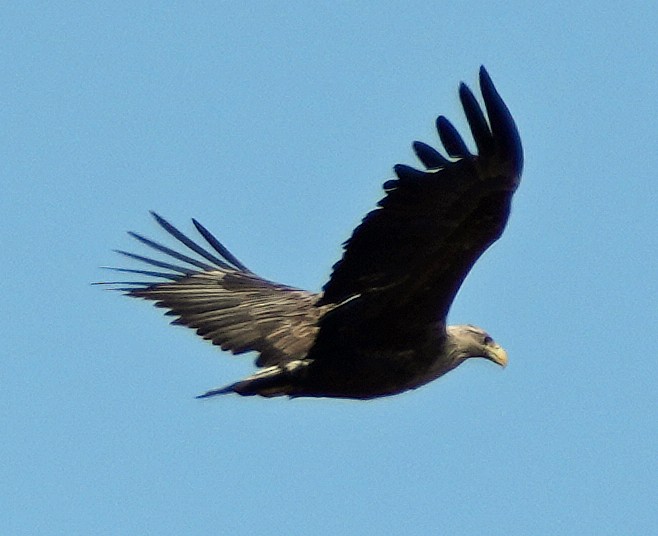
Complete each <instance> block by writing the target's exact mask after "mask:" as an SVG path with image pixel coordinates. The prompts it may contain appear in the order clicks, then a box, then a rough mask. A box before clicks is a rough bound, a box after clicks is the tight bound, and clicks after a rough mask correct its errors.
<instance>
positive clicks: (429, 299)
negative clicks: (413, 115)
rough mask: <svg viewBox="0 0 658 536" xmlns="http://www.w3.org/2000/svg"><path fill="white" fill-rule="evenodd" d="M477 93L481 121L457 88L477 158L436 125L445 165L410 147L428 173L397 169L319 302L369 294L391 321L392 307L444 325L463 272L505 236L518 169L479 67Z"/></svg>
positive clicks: (509, 129) (433, 154)
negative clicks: (480, 99) (383, 305)
mask: <svg viewBox="0 0 658 536" xmlns="http://www.w3.org/2000/svg"><path fill="white" fill-rule="evenodd" d="M480 87H481V90H482V96H483V99H484V104H485V108H486V112H487V114H486V117H485V114H484V113H483V111H482V109H481V108H480V106H479V104H478V102H477V100H476V99H475V97H474V96H473V94H472V93H471V91H470V90H469V89H468V87H466V85H464V84H461V86H460V88H459V96H460V99H461V103H462V105H463V107H464V111H465V114H466V118H467V120H468V123H469V126H470V129H471V132H472V134H473V138H474V140H475V145H476V147H477V153H478V154H477V155H472V154H470V152H469V150H468V149H467V147H466V144H465V143H464V141H463V140H462V138H461V137H460V136H459V134H458V133H457V131H456V129H455V128H454V127H453V126H452V124H451V123H450V122H448V120H447V119H445V118H444V117H439V118H438V120H437V128H438V132H439V136H440V138H441V142H442V143H443V146H444V148H445V150H446V152H447V154H448V156H449V157H450V158H446V157H445V156H443V155H442V154H440V153H439V152H438V151H436V150H435V149H433V148H431V147H429V146H428V145H425V144H423V143H420V142H416V143H415V144H414V149H415V151H416V154H417V155H418V157H419V159H420V160H421V161H422V163H423V164H424V165H425V166H426V167H427V170H426V171H420V170H416V169H413V168H411V167H408V166H404V165H397V166H396V167H395V173H396V174H397V177H398V178H397V179H394V180H390V181H388V182H387V183H385V184H384V189H385V190H386V196H385V197H384V198H383V199H382V200H381V201H380V202H379V204H378V205H379V206H378V208H377V209H375V210H374V211H372V212H370V213H369V214H368V215H367V216H366V217H365V219H364V220H363V222H362V223H361V225H359V226H358V227H357V228H356V229H355V231H354V233H353V234H352V237H351V238H350V239H349V240H348V241H347V242H346V243H345V252H344V255H343V258H342V259H341V260H340V261H339V262H338V263H336V265H335V266H334V270H333V273H332V275H331V278H330V280H329V282H328V283H327V284H326V285H325V287H324V294H323V296H322V298H321V300H320V303H323V304H329V303H340V302H342V301H344V300H346V299H348V298H350V297H353V296H356V295H361V296H362V297H363V299H368V298H367V297H368V296H371V297H372V298H373V299H375V301H379V300H377V299H376V298H375V295H377V296H379V297H380V298H383V299H384V301H383V302H381V303H386V304H387V309H388V312H389V313H390V314H391V315H395V314H396V310H395V307H396V306H399V309H400V310H401V311H405V314H409V312H410V311H414V314H415V315H416V318H407V319H406V320H407V321H414V320H416V321H421V320H432V319H434V320H445V316H446V315H447V312H448V309H449V307H450V305H451V303H452V301H453V299H454V297H455V294H456V292H457V290H458V289H459V287H460V285H461V283H462V281H463V280H464V278H465V277H466V274H467V273H468V272H469V270H470V269H471V267H472V266H473V264H474V263H475V261H476V260H477V259H478V258H479V257H480V255H482V253H483V252H484V251H485V250H486V249H487V248H488V247H489V246H490V245H491V244H492V243H493V242H494V241H495V240H496V239H497V238H498V237H499V236H500V235H501V233H502V232H503V229H504V227H505V224H506V222H507V219H508V216H509V212H510V203H511V199H512V195H513V193H514V191H515V190H516V188H517V186H518V184H519V179H520V175H521V169H522V167H523V153H522V149H521V141H520V138H519V134H518V131H517V129H516V126H515V124H514V121H513V119H512V116H511V115H510V113H509V110H508V109H507V106H505V103H504V102H503V101H502V99H501V98H500V96H499V95H498V93H497V91H496V89H495V87H494V85H493V83H492V81H491V79H490V78H489V75H488V74H487V72H486V70H485V69H484V67H482V68H481V69H480ZM337 312H338V310H337ZM421 317H422V318H421Z"/></svg>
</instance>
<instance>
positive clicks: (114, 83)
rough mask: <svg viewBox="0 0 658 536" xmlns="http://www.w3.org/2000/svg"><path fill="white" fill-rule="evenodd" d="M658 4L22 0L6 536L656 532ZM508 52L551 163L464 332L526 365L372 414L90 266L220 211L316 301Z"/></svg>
mask: <svg viewBox="0 0 658 536" xmlns="http://www.w3.org/2000/svg"><path fill="white" fill-rule="evenodd" d="M657 26H658V11H656V5H655V2H650V1H647V2H626V3H621V4H620V3H618V2H588V1H585V2H578V3H574V2H564V3H560V2H548V3H537V2H515V1H511V2H505V3H500V2H411V3H410V2H327V3H324V2H322V3H321V2H251V1H244V2H198V3H187V2H111V3H83V2H80V3H78V2H18V3H10V2H5V3H4V4H3V6H2V8H0V64H1V65H0V73H1V75H0V101H1V106H0V177H1V180H2V186H3V187H2V194H1V195H0V218H1V219H2V225H1V226H0V240H1V244H2V252H3V253H2V255H3V262H2V263H1V270H2V274H1V277H0V285H1V294H0V295H1V296H2V307H1V308H0V320H1V322H0V325H1V326H2V328H1V329H2V346H3V349H2V360H1V370H0V408H1V410H0V426H1V429H0V430H1V432H2V441H0V505H1V506H0V533H2V534H8V535H10V534H11V535H23V534H25V535H27V534H29V535H34V534H39V535H42V534H43V535H51V534H61V535H72V534H81V535H82V534H85V535H87V534H101V535H105V534H159V535H167V534H172V535H174V534H232V535H247V534H290V535H302V534H312V535H329V534H360V535H378V534H394V535H424V534H451V535H461V534H492V535H498V534H504V535H506V536H509V535H522V534H523V535H526V534H533V535H549V534H550V535H552V534H578V535H583V534H584V535H590V534H591V535H595V534H596V535H619V534H650V533H652V531H655V530H656V526H657V525H658V511H657V507H656V505H657V504H658V499H657V494H658V390H657V388H656V383H657V378H658V354H657V353H656V344H657V341H658V308H657V305H656V297H657V294H658V263H657V257H658V254H657V252H658V232H657V231H656V224H657V223H658V217H657V216H658V208H657V207H658V187H657V184H658V176H657V175H658V150H657V149H656V145H657V143H656V142H657V141H658V131H657V128H656V119H657V118H658V37H657V35H658V34H657V33H656V27H657ZM480 64H484V65H486V66H487V68H488V69H489V72H490V73H491V76H492V78H493V80H494V82H495V83H496V85H497V87H498V89H499V91H500V93H501V95H502V96H503V98H504V99H505V100H506V102H507V103H508V105H509V107H510V109H511V111H512V113H513V115H514V117H515V119H516V121H517V124H518V127H519V130H520V132H521V136H522V139H523V144H524V149H525V172H524V176H523V182H522V184H521V187H520V189H519V191H518V193H517V196H516V198H515V203H514V207H513V214H512V217H511V220H510V223H509V226H508V228H507V231H506V232H505V234H504V235H503V238H502V239H501V240H500V241H499V242H498V243H496V244H495V245H494V246H493V247H492V248H491V249H490V250H489V251H488V252H487V253H486V254H485V255H484V256H483V257H482V259H481V260H480V261H479V262H478V264H477V266H476V267H475V269H474V270H473V272H472V273H471V275H470V276H469V277H468V278H467V280H466V282H465V285H464V287H463V288H462V290H461V292H460V294H459V295H458V296H457V300H456V302H455V304H454V307H453V308H452V310H451V314H450V320H451V322H453V323H466V322H468V323H474V324H478V325H481V326H483V327H485V328H486V329H487V330H488V331H489V332H490V333H491V334H492V335H493V336H494V337H495V338H496V339H497V340H498V341H499V342H500V343H501V344H502V345H503V346H504V347H505V348H506V349H507V350H508V352H509V355H510V365H509V366H508V368H507V369H506V370H502V369H500V368H498V367H496V366H494V365H492V364H491V363H489V362H487V361H484V360H473V361H471V362H468V363H466V364H465V365H463V366H462V367H460V368H459V369H457V370H455V371H453V372H451V373H450V374H449V375H447V376H445V377H443V378H441V379H440V380H438V381H436V382H434V383H432V384H430V385H428V386H426V387H424V388H422V389H420V390H417V391H414V392H410V393H406V394H403V395H401V396H397V397H393V398H388V399H383V400H376V401H370V402H355V401H334V400H304V399H298V400H293V401H289V400H285V399H277V400H264V399H258V398H253V399H244V398H240V397H237V396H228V397H223V398H219V399H214V400H211V401H199V400H195V399H194V396H195V395H197V394H199V393H202V392H204V391H205V390H206V389H209V388H212V387H216V386H219V385H223V384H225V383H228V382H231V381H233V380H236V379H238V378H240V377H241V376H243V375H244V374H247V373H248V372H249V371H250V370H252V368H253V365H252V359H251V356H242V357H232V356H230V355H229V354H222V353H221V352H219V351H218V350H217V349H216V348H214V347H212V346H211V345H209V344H208V343H205V342H203V341H202V340H200V339H198V338H197V337H196V336H195V335H194V333H193V332H192V331H190V330H186V329H184V328H172V327H170V326H169V325H168V323H167V321H166V319H165V318H163V317H162V314H161V311H159V310H156V309H154V308H153V307H152V306H150V305H149V304H147V303H140V302H138V301H136V300H132V301H131V300H128V299H127V298H123V297H122V296H121V295H120V294H117V293H112V292H108V291H104V290H103V289H101V288H99V287H93V286H90V284H89V283H91V282H93V281H99V280H107V279H108V278H111V275H108V273H106V272H105V271H103V270H101V269H100V268H99V267H100V266H103V265H117V264H118V265H125V263H126V260H125V259H122V258H120V257H118V256H117V255H116V254H114V253H112V249H114V248H118V249H132V250H133V251H137V252H142V253H143V252H144V249H143V248H142V247H141V246H140V245H139V244H137V243H135V242H134V241H132V240H131V239H130V238H129V237H128V236H127V235H126V234H125V233H124V231H126V230H135V231H138V232H142V233H145V234H147V235H149V236H152V237H154V238H155V239H158V240H160V239H162V240H164V236H163V233H162V232H161V231H160V230H158V228H157V225H156V224H155V223H154V222H153V221H152V219H151V218H150V216H149V215H148V210H150V209H153V210H157V211H159V212H160V213H161V214H163V215H164V216H165V217H167V218H169V219H170V220H171V221H172V222H173V223H175V224H177V225H179V226H180V227H181V228H182V229H184V230H188V231H189V230H191V228H192V226H191V223H190V218H191V217H196V218H198V219H199V220H200V221H202V222H203V223H204V224H205V225H206V226H207V227H208V228H210V229H211V230H212V231H214V232H215V233H216V234H217V235H218V236H219V237H220V238H221V239H222V240H223V241H224V242H225V244H226V245H227V246H228V247H229V248H231V249H232V250H233V251H234V252H235V253H236V255H237V256H238V257H239V258H240V259H241V260H242V261H243V262H244V263H245V264H247V265H248V266H249V267H250V268H251V269H252V270H254V271H255V272H257V273H259V274H261V275H262V276H264V277H267V278H269V279H272V280H275V281H280V282H283V283H287V284H290V285H294V286H298V287H302V288H307V289H311V290H318V289H319V288H320V287H321V285H322V284H323V283H324V282H325V281H326V279H327V277H328V275H329V271H330V268H331V265H332V264H333V263H334V262H335V261H336V260H337V259H338V257H339V255H340V252H341V249H340V244H341V242H342V241H343V240H345V239H346V238H347V237H348V236H349V234H350V232H351V230H352V229H353V227H354V226H355V225H356V224H357V223H358V222H359V221H360V219H361V217H362V216H363V215H364V214H365V213H366V211H368V210H370V209H371V208H372V207H373V206H374V205H375V203H376V201H377V200H378V199H379V198H380V197H381V195H382V192H381V184H382V183H383V182H384V181H385V180H386V179H388V178H390V176H391V174H392V171H391V170H392V166H393V165H394V164H396V163H398V162H401V163H406V164H415V163H417V161H416V160H415V158H414V156H413V153H412V151H411V142H412V141H413V140H415V139H420V140H423V141H426V142H430V143H432V144H436V143H437V142H438V139H437V136H436V133H435V131H434V126H433V125H434V119H435V118H436V116H437V115H438V114H440V113H442V114H446V115H447V116H448V117H450V118H451V119H453V120H454V122H455V124H456V125H457V126H458V127H459V128H460V129H461V130H462V131H463V130H464V128H465V120H464V117H463V113H462V111H461V109H460V105H459V100H458V97H457V87H458V83H459V82H460V81H462V80H464V81H465V82H467V83H468V84H469V85H470V86H471V87H472V88H473V89H474V90H476V94H478V95H479V88H477V84H476V81H477V71H478V68H479V66H480Z"/></svg>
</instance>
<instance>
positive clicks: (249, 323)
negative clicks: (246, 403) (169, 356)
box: [114, 213, 330, 366]
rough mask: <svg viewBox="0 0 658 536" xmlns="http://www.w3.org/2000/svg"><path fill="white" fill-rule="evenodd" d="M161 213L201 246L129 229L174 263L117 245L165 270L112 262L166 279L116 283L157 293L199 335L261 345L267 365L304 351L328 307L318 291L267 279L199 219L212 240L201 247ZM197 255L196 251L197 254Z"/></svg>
mask: <svg viewBox="0 0 658 536" xmlns="http://www.w3.org/2000/svg"><path fill="white" fill-rule="evenodd" d="M152 214H153V216H154V218H155V219H156V221H157V222H158V223H159V224H160V225H161V226H162V227H163V228H164V229H165V230H166V231H167V232H168V233H169V234H170V235H171V236H173V237H174V238H176V239H177V240H178V241H179V242H181V243H182V244H183V245H185V246H186V247H187V248H189V249H190V250H191V251H193V252H194V253H196V256H195V257H191V256H188V255H185V254H183V253H180V252H178V251H176V250H173V249H171V248H169V247H167V246H164V245H162V244H159V243H157V242H154V241H153V240H150V239H148V238H145V237H143V236H142V235H139V234H137V233H130V235H131V236H133V237H134V238H136V239H137V240H139V241H140V242H142V243H143V244H145V245H147V246H149V247H151V248H153V249H155V250H157V251H159V252H160V253H164V254H165V255H167V256H168V257H170V258H173V259H175V260H176V261H178V262H177V264H172V263H170V262H165V261H161V260H157V259H152V258H149V257H144V256H141V255H136V254H134V253H128V252H125V251H119V253H121V254H123V255H126V256H128V257H130V258H132V259H136V260H138V261H141V262H144V263H146V264H149V265H151V266H154V267H157V268H158V269H159V270H162V271H152V270H133V269H128V268H114V270H118V271H121V272H128V273H133V274H140V275H144V276H148V277H155V278H160V279H164V280H165V282H161V283H154V282H121V283H116V284H115V287H116V286H119V287H118V288H117V290H122V291H125V292H126V293H127V294H128V295H129V296H133V297H136V298H144V299H147V300H153V301H155V302H156V303H155V305H156V306H157V307H164V308H166V309H169V311H168V312H167V313H166V314H167V315H171V316H175V317H177V318H176V319H175V320H174V321H173V322H172V323H173V324H182V325H185V326H188V327H190V328H193V329H196V332H197V334H198V335H200V336H201V337H203V338H204V339H207V340H210V341H212V343H213V344H216V345H218V346H221V348H222V350H228V351H231V352H233V353H234V354H240V353H243V352H248V351H256V352H259V353H260V356H259V357H258V359H257V361H256V364H257V365H258V366H270V365H274V364H277V363H284V362H287V361H290V360H293V359H300V358H302V357H304V356H305V355H306V353H307V352H308V349H309V348H310V347H311V345H312V344H313V342H314V340H315V335H316V333H317V331H318V328H317V321H318V319H319V317H320V316H322V314H323V312H324V311H325V310H327V309H328V307H326V306H325V307H317V306H316V303H317V300H318V295H317V294H313V293H310V292H306V291H303V290H299V289H295V288H292V287H287V286H284V285H279V284H277V283H272V282H270V281H266V280H264V279H262V278H260V277H258V276H257V275H255V274H254V273H252V272H251V271H250V270H249V269H248V268H247V267H246V266H244V265H243V264H242V263H241V262H240V261H239V260H238V259H236V258H235V257H234V256H233V255H232V254H231V253H230V252H229V251H228V250H227V249H226V248H225V247H224V246H223V245H222V244H221V243H220V242H219V241H218V240H217V239H216V238H215V237H214V236H213V235H212V234H210V232H209V231H208V230H207V229H206V228H205V227H203V226H202V225H201V224H200V223H199V222H197V221H196V220H192V221H193V222H194V225H195V227H196V228H197V230H198V231H199V233H200V234H201V235H202V236H203V238H204V239H205V240H206V242H208V244H209V245H210V246H211V247H212V249H213V250H214V252H210V251H208V250H207V249H204V248H203V247H201V246H200V245H198V244H197V243H195V242H194V241H192V240H191V239H190V238H188V237H187V236H185V235H184V234H183V233H181V232H180V231H179V230H178V229H176V228H175V227H174V226H173V225H171V224H170V223H169V222H167V221H166V220H165V219H164V218H162V217H161V216H158V215H157V214H155V213H152ZM197 257H198V258H197ZM329 308H330V307H329Z"/></svg>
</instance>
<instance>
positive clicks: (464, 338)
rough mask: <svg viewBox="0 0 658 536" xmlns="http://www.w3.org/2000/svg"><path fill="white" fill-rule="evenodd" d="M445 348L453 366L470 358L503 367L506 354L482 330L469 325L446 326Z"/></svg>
mask: <svg viewBox="0 0 658 536" xmlns="http://www.w3.org/2000/svg"><path fill="white" fill-rule="evenodd" d="M446 332H447V334H448V339H447V340H446V347H447V348H448V353H449V355H450V356H451V358H452V359H453V360H454V361H455V366H456V365H458V364H459V363H461V362H463V361H464V360H466V359H468V358H470V357H483V358H485V359H488V360H489V361H493V362H494V363H496V364H497V365H500V366H501V367H504V366H506V365H507V352H506V351H505V350H504V349H503V347H502V346H500V345H499V344H498V343H496V341H494V340H493V338H492V337H491V336H490V335H489V334H488V333H487V332H486V331H484V330H483V329H482V328H479V327H477V326H471V325H468V324H466V325H459V326H448V327H447V328H446Z"/></svg>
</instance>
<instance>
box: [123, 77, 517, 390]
mask: <svg viewBox="0 0 658 536" xmlns="http://www.w3.org/2000/svg"><path fill="white" fill-rule="evenodd" d="M480 87H481V91H482V97H483V100H484V105H485V110H486V115H485V113H484V112H483V111H482V109H481V108H480V106H479V104H478V102H477V100H476V98H475V97H474V96H473V94H472V93H471V91H470V90H469V89H468V87H466V85H464V84H461V85H460V88H459V96H460V99H461V103H462V106H463V107H464V112H465V114H466V118H467V120H468V124H469V126H470V129H471V133H472V135H473V139H474V141H475V145H476V148H477V155H472V154H471V153H470V152H469V150H468V148H467V146H466V144H465V143H464V141H463V140H462V138H461V137H460V135H459V134H458V132H457V130H456V129H455V127H453V126H452V124H451V123H450V122H449V121H448V120H447V119H446V118H444V117H442V116H441V117H439V118H438V120H437V123H436V124H437V129H438V133H439V137H440V139H441V142H442V144H443V147H444V149H445V151H446V153H447V157H446V156H444V155H443V154H441V153H439V152H438V151H437V150H435V149H433V148H432V147H430V146H428V145H425V144H424V143H421V142H415V143H414V145H413V147H414V150H415V152H416V154H417V155H418V158H419V159H420V161H421V162H422V163H423V164H424V165H425V167H426V168H427V169H426V170H422V171H421V170H417V169H414V168H411V167H409V166H405V165H401V164H399V165H397V166H395V174H396V175H397V178H396V179H392V180H389V181H387V182H386V183H385V184H384V189H385V191H386V195H385V196H384V198H383V199H382V200H381V201H380V202H379V203H378V207H377V208H376V209H375V210H373V211H372V212H370V213H369V214H368V215H367V216H366V217H365V218H364V220H363V222H362V223H361V224H360V225H359V226H358V227H357V228H356V229H355V230H354V232H353V234H352V236H351V237H350V239H349V240H347V242H345V245H344V246H345V251H344V254H343V257H342V259H341V260H340V261H338V262H337V263H336V264H335V265H334V268H333V273H332V274H331V277H330V279H329V281H328V282H327V283H326V285H325V286H324V288H323V291H322V292H321V293H318V294H316V293H311V292H306V291H303V290H299V289H295V288H292V287H287V286H285V285H280V284H278V283H273V282H271V281H267V280H265V279H262V278H261V277H259V276H257V275H256V274H254V273H253V272H251V271H250V270H249V269H248V268H247V267H246V266H244V265H243V264H242V263H241V262H240V261H239V260H238V259H236V258H235V257H234V256H233V255H232V254H231V253H230V252H229V251H228V250H227V249H226V248H225V247H224V246H222V244H221V243H220V242H219V241H218V240H217V239H216V238H215V237H214V236H213V235H211V234H210V232H208V231H207V230H206V229H205V228H204V227H203V226H202V225H201V224H200V223H198V222H197V221H196V220H193V222H194V225H195V227H196V229H197V230H198V232H199V233H200V235H201V236H202V237H203V238H204V240H205V241H206V242H207V244H208V246H209V247H207V246H206V248H204V247H201V246H199V245H198V244H196V243H195V242H193V241H192V240H190V239H189V238H188V237H187V236H185V235H184V234H182V233H181V232H180V231H178V230H177V229H176V228H175V227H173V226H172V225H171V224H170V223H168V222H167V221H166V220H164V219H163V218H161V217H160V216H158V215H157V214H155V213H154V214H153V216H154V217H155V219H156V220H157V222H158V223H159V224H160V225H161V226H162V227H163V228H164V229H165V230H166V231H167V232H168V233H169V234H170V235H171V236H173V237H174V238H175V239H177V240H178V241H179V242H180V243H181V244H183V245H184V246H186V247H187V248H188V249H189V250H190V251H191V252H193V253H194V254H195V255H194V256H190V255H186V254H183V253H180V252H178V251H176V250H174V249H170V248H168V247H166V246H163V245H161V244H158V243H156V242H154V241H152V240H150V239H148V238H145V237H143V236H141V235H138V234H136V233H131V235H132V236H133V237H135V238H136V239H137V240H138V241H140V242H142V243H143V244H145V245H147V246H149V247H151V248H153V249H155V250H157V251H159V252H160V253H163V254H164V255H165V256H168V257H170V258H171V259H173V262H165V261H160V260H156V259H151V258H147V257H143V256H141V255H135V254H133V253H127V252H120V253H122V254H124V255H127V256H129V257H131V258H133V259H137V260H139V261H142V262H144V263H146V264H148V265H151V266H153V267H155V268H157V269H158V270H155V271H153V270H131V269H118V270H120V271H123V272H129V273H134V274H141V275H144V276H148V277H152V278H156V279H161V280H164V282H153V281H151V282H127V283H116V284H115V285H116V286H118V289H119V290H123V291H125V292H127V294H128V295H129V296H133V297H137V298H145V299H148V300H153V301H155V305H156V306H158V307H163V308H166V309H168V312H167V313H166V314H168V315H172V316H175V317H176V319H175V320H174V322H173V323H174V324H182V325H185V326H188V327H190V328H193V329H195V330H196V332H197V333H198V334H199V335H200V336H202V337H203V338H204V339H207V340H210V341H212V342H213V344H216V345H218V346H220V347H221V348H222V349H223V350H227V351H230V352H233V353H234V354H239V353H243V352H248V351H255V352H257V353H258V354H259V356H258V359H257V360H256V365H257V366H258V367H263V368H262V369H261V370H260V371H258V372H256V373H255V374H253V375H252V376H249V377H248V378H246V379H244V380H242V381H239V382H237V383H234V384H232V385H229V386H227V387H223V388H220V389H215V390H212V391H208V392H207V393H206V394H204V395H201V396H202V397H207V396H212V395H217V394H223V393H238V394H241V395H262V396H279V395H288V396H291V397H296V396H315V397H322V396H324V397H341V398H361V399H367V398H374V397H379V396H386V395H392V394H396V393H399V392H402V391H405V390H407V389H415V388H417V387H419V386H421V385H423V384H425V383H427V382H430V381H432V380H433V379H435V378H438V377H439V376H441V375H443V374H445V373H446V372H448V371H450V370H452V369H453V368H455V367H456V366H458V365H459V364H460V363H462V362H463V361H464V360H465V359H468V358H469V357H485V358H487V359H490V360H492V361H494V362H495V363H498V364H500V365H505V364H506V362H507V355H506V354H505V351H504V350H503V349H502V348H501V347H500V346H498V345H497V344H496V343H494V341H493V340H492V338H491V337H490V336H489V335H487V333H485V332H484V331H483V330H482V329H480V328H477V327H474V326H446V315H447V313H448V309H449V308H450V305H451V303H452V301H453V299H454V297H455V294H456V293H457V290H458V289H459V287H460V286H461V284H462V282H463V280H464V278H465V277H466V275H467V273H468V272H469V270H470V269H471V267H472V266H473V264H474V263H475V262H476V261H477V259H478V258H479V257H480V255H482V253H483V252H484V251H485V250H486V249H487V248H488V247H489V246H490V245H491V244H492V243H493V242H494V241H495V240H496V239H498V237H500V235H501V233H502V232H503V229H504V227H505V224H506V222H507V219H508V216H509V212H510V203H511V200H512V195H513V194H514V191H515V190H516V188H517V186H518V184H519V179H520V176H521V169H522V166H523V154H522V149H521V142H520V139H519V135H518V132H517V129H516V126H515V124H514V121H513V119H512V117H511V115H510V113H509V111H508V109H507V107H506V106H505V104H504V102H503V101H502V99H501V98H500V96H499V95H498V93H497V92H496V89H495V88H494V85H493V83H492V82H491V79H490V78H489V75H488V74H487V72H486V71H485V69H484V68H481V69H480Z"/></svg>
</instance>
